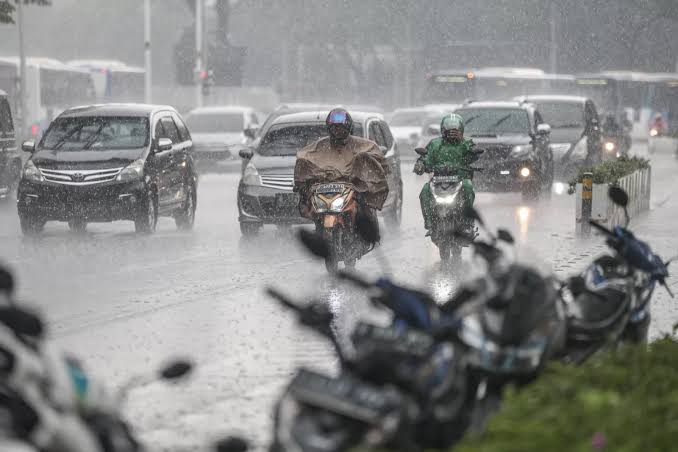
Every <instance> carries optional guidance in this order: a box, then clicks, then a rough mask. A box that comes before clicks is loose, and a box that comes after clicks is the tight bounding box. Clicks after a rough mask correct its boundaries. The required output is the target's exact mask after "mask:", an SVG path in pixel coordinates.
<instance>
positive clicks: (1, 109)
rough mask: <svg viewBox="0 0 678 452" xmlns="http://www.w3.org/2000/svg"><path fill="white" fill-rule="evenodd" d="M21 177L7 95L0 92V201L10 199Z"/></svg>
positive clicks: (19, 160)
mask: <svg viewBox="0 0 678 452" xmlns="http://www.w3.org/2000/svg"><path fill="white" fill-rule="evenodd" d="M20 175H21V156H20V155H19V152H18V149H17V145H16V136H15V134H14V122H13V119H12V109H11V108H10V106H9V102H8V100H7V95H6V94H5V93H4V91H0V200H3V199H7V198H9V197H10V195H11V193H12V191H13V190H14V188H16V184H17V182H19V176H20Z"/></svg>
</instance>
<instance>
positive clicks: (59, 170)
mask: <svg viewBox="0 0 678 452" xmlns="http://www.w3.org/2000/svg"><path fill="white" fill-rule="evenodd" d="M191 147H192V141H191V135H190V133H189V132H188V129H187V128H186V125H185V123H184V121H183V119H182V118H181V117H180V116H179V114H178V113H177V112H176V110H175V109H174V108H172V107H166V106H154V105H136V104H129V105H125V104H111V105H95V106H89V107H77V108H71V109H69V110H66V111H65V112H64V113H62V114H61V115H59V116H58V117H57V118H56V119H55V120H54V121H53V122H52V124H50V126H49V128H48V129H47V132H45V134H44V136H43V137H42V140H41V141H40V143H39V144H38V145H37V146H36V144H35V142H33V141H27V142H25V143H24V144H23V146H22V148H23V150H24V151H26V152H31V153H32V155H31V157H30V158H29V159H28V161H27V162H26V165H25V166H24V169H23V175H22V178H21V181H20V183H19V190H18V193H17V206H18V210H19V219H20V222H21V229H22V231H23V232H24V234H34V233H38V232H40V231H41V230H42V228H43V227H44V225H45V223H46V222H47V221H52V220H53V221H67V222H68V225H69V227H70V228H71V230H74V231H83V230H84V229H85V228H86V226H87V223H88V222H108V221H115V220H131V221H134V224H135V227H136V230H137V232H146V233H150V232H153V231H155V225H156V223H157V220H158V216H159V215H164V216H170V217H174V219H175V221H176V224H177V227H178V228H179V229H190V228H192V226H193V221H194V219H195V208H196V205H197V181H198V178H197V175H196V172H195V170H194V167H193V159H192V157H191Z"/></svg>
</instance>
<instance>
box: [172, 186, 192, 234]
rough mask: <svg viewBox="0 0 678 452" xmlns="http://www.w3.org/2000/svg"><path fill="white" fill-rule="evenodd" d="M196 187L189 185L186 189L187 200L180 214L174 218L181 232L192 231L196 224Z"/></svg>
mask: <svg viewBox="0 0 678 452" xmlns="http://www.w3.org/2000/svg"><path fill="white" fill-rule="evenodd" d="M195 201H196V193H195V185H193V184H189V185H188V188H187V189H186V200H185V201H184V205H183V206H182V207H181V209H180V210H179V212H178V213H177V214H176V215H175V216H174V222H175V223H176V225H177V228H178V229H179V230H181V231H190V230H191V229H193V224H194V223H195V209H196V202H195Z"/></svg>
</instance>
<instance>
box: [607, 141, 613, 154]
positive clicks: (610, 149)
mask: <svg viewBox="0 0 678 452" xmlns="http://www.w3.org/2000/svg"><path fill="white" fill-rule="evenodd" d="M614 148H615V145H614V143H613V142H611V141H607V142H606V143H605V150H606V151H607V152H613V151H614Z"/></svg>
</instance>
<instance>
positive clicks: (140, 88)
mask: <svg viewBox="0 0 678 452" xmlns="http://www.w3.org/2000/svg"><path fill="white" fill-rule="evenodd" d="M67 64H68V65H69V66H73V67H76V68H79V69H84V70H87V71H89V72H90V74H91V75H92V80H93V82H94V89H95V91H96V98H97V101H98V102H105V103H108V102H135V103H140V102H143V101H144V98H145V96H144V78H145V77H146V71H145V70H144V69H143V68H139V67H134V66H128V65H127V64H125V63H123V62H121V61H116V60H72V61H69V62H68V63H67Z"/></svg>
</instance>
